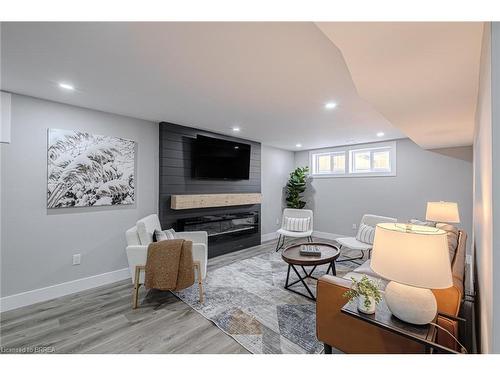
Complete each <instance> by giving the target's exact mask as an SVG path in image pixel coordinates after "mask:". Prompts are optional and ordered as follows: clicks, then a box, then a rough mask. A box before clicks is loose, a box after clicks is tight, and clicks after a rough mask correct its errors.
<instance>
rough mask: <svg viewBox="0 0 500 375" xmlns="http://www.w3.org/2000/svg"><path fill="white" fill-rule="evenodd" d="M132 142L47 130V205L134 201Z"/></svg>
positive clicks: (81, 205) (74, 132) (66, 131)
mask: <svg viewBox="0 0 500 375" xmlns="http://www.w3.org/2000/svg"><path fill="white" fill-rule="evenodd" d="M134 174H135V142H134V141H130V140H127V139H123V138H116V137H109V136H104V135H95V134H89V133H85V132H81V131H75V130H62V129H49V130H48V142H47V176H48V177H47V208H60V207H91V206H110V205H123V204H133V203H134V201H135V176H134Z"/></svg>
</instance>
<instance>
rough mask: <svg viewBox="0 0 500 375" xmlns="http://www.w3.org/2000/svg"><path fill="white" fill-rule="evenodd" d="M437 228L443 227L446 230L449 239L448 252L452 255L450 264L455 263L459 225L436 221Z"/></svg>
mask: <svg viewBox="0 0 500 375" xmlns="http://www.w3.org/2000/svg"><path fill="white" fill-rule="evenodd" d="M436 228H438V229H442V230H444V231H445V232H446V237H447V239H448V253H449V255H450V264H451V263H453V259H454V258H455V254H456V252H457V247H458V229H457V227H455V226H453V225H451V224H446V223H436Z"/></svg>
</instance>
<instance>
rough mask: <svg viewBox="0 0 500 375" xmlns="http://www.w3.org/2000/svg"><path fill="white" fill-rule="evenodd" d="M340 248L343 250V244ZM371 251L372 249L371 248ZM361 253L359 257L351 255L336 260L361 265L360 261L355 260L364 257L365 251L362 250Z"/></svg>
mask: <svg viewBox="0 0 500 375" xmlns="http://www.w3.org/2000/svg"><path fill="white" fill-rule="evenodd" d="M339 250H342V245H340V246H339ZM370 251H371V249H370ZM359 252H360V255H359V256H358V257H350V258H343V259H338V260H336V262H337V263H342V262H353V263H354V264H357V265H359V266H360V265H361V263H359V262H355V260H360V259H363V257H364V256H365V253H363V250H360V251H359Z"/></svg>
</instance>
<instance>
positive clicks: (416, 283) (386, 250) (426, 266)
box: [371, 223, 453, 324]
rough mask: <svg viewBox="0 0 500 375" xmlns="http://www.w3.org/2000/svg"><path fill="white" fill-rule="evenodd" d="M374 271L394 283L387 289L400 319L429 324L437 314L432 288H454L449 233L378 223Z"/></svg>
mask: <svg viewBox="0 0 500 375" xmlns="http://www.w3.org/2000/svg"><path fill="white" fill-rule="evenodd" d="M371 267H372V269H373V270H374V271H375V272H376V273H378V274H379V275H380V276H382V277H384V278H386V279H388V280H391V281H390V282H389V284H388V285H387V287H386V289H385V301H386V303H387V306H388V307H389V310H391V312H392V313H393V315H395V316H396V317H398V318H399V319H401V320H403V321H405V322H408V323H413V324H427V323H429V322H431V321H432V320H433V319H434V317H435V316H436V313H437V303H436V298H435V297H434V294H433V293H432V291H431V290H430V289H445V288H449V287H451V286H452V285H453V281H452V275H451V265H450V258H449V255H448V242H447V237H446V232H445V231H444V230H441V229H437V228H433V227H428V226H421V225H410V224H399V223H382V224H377V227H376V229H375V239H374V242H373V250H372V259H371Z"/></svg>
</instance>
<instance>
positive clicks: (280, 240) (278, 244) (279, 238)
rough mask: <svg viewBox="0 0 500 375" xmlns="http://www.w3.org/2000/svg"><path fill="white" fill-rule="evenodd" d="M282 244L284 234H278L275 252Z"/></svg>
mask: <svg viewBox="0 0 500 375" xmlns="http://www.w3.org/2000/svg"><path fill="white" fill-rule="evenodd" d="M280 242H281V244H280ZM284 244H285V236H283V235H281V234H280V236H279V237H278V243H277V244H276V250H275V252H276V251H278V250H280V249H281V248H282V247H283V245H284Z"/></svg>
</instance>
